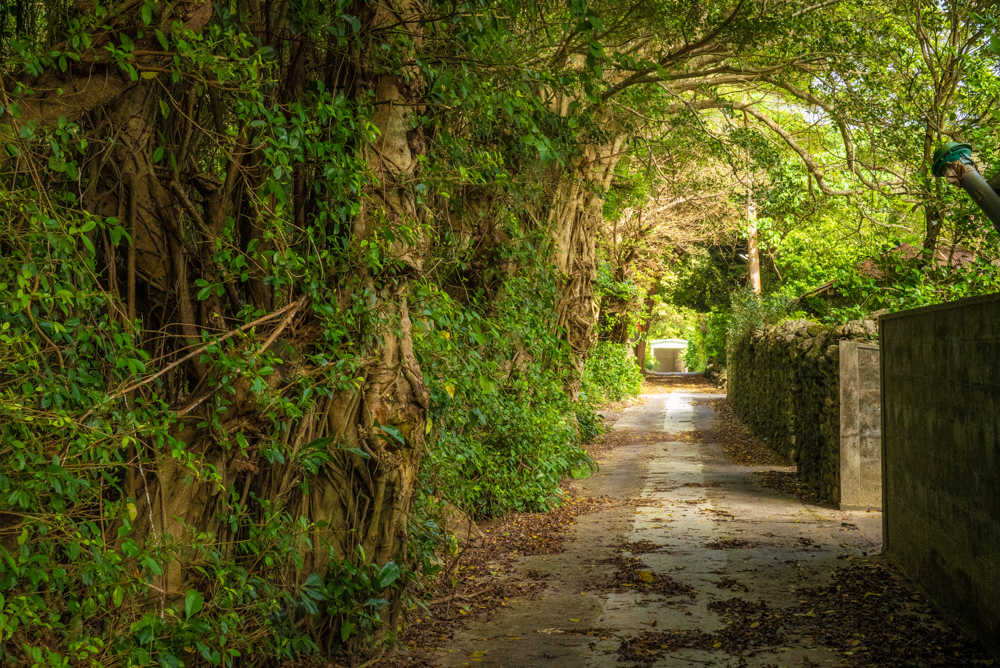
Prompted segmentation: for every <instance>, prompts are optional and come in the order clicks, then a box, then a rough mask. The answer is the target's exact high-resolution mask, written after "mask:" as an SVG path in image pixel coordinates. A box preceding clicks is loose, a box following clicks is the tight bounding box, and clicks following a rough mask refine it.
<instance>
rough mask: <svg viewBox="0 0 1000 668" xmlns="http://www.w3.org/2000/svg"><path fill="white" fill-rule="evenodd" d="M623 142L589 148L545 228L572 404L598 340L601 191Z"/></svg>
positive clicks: (562, 187) (561, 186) (561, 189)
mask: <svg viewBox="0 0 1000 668" xmlns="http://www.w3.org/2000/svg"><path fill="white" fill-rule="evenodd" d="M623 141H624V138H623V137H621V136H619V137H617V138H615V139H614V140H613V141H611V142H609V143H608V144H605V145H600V146H588V147H586V148H585V149H584V156H583V158H581V159H580V160H579V161H578V162H577V163H576V165H575V169H574V173H573V177H572V178H568V179H567V178H564V179H561V180H560V181H559V183H558V185H557V187H556V190H555V195H554V197H553V206H552V209H551V210H550V214H549V220H548V222H549V229H551V230H552V238H553V241H554V245H553V250H554V260H555V266H556V269H557V270H558V271H559V273H560V276H561V277H562V298H561V299H560V300H559V303H558V304H557V305H556V311H557V313H558V315H559V320H558V326H559V327H562V328H564V332H565V333H564V336H565V337H566V341H567V343H569V346H570V350H571V351H572V355H573V367H574V371H575V373H574V377H573V378H572V379H571V380H570V382H569V386H568V387H567V389H568V391H569V393H570V396H571V397H572V398H573V399H574V400H575V399H576V398H577V396H578V395H579V392H580V377H581V375H582V374H583V367H584V364H585V363H586V359H587V353H588V352H589V350H590V348H591V346H593V344H594V341H595V340H596V338H597V335H596V330H595V325H596V323H597V316H598V313H599V309H600V307H599V304H598V303H597V300H595V299H594V280H595V278H596V277H597V231H598V229H599V226H600V223H601V220H603V215H604V214H603V208H604V200H603V197H602V193H604V192H605V191H607V189H608V188H609V187H610V185H611V178H612V176H613V175H614V170H615V166H616V165H617V164H618V160H619V158H620V153H619V152H620V149H621V146H622V143H623Z"/></svg>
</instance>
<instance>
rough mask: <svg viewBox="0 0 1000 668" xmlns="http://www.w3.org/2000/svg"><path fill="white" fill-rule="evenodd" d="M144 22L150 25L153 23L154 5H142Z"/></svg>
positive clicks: (148, 3) (146, 3) (149, 3)
mask: <svg viewBox="0 0 1000 668" xmlns="http://www.w3.org/2000/svg"><path fill="white" fill-rule="evenodd" d="M142 22H143V23H145V24H146V25H149V24H150V23H152V22H153V3H152V2H144V3H143V4H142Z"/></svg>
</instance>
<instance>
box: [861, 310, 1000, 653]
mask: <svg viewBox="0 0 1000 668" xmlns="http://www.w3.org/2000/svg"><path fill="white" fill-rule="evenodd" d="M880 339H881V358H882V359H881V366H882V442H883V449H882V469H883V523H884V525H883V540H884V550H885V554H886V556H887V557H888V558H889V559H890V560H891V561H892V562H893V563H895V564H896V565H897V566H899V567H900V569H902V571H903V572H904V573H906V574H907V575H908V576H909V577H911V578H912V579H914V580H915V581H916V582H918V583H919V584H920V585H921V586H922V587H923V588H924V589H925V590H926V591H927V593H928V594H930V595H931V597H933V598H934V599H935V600H936V601H937V602H938V604H939V605H941V606H942V607H943V608H944V609H946V610H948V611H949V612H951V613H952V614H953V615H954V616H955V617H956V618H957V619H958V620H959V621H960V622H961V623H962V624H963V625H965V626H966V628H968V629H969V630H970V631H972V632H973V633H975V634H976V635H978V636H979V638H980V639H981V640H982V641H983V642H984V643H985V644H986V645H987V647H989V648H990V649H991V651H992V652H993V653H994V654H997V655H1000V493H998V492H1000V454H998V451H997V447H998V440H1000V439H998V434H1000V295H989V296H985V297H974V298H970V299H964V300H960V301H958V302H954V303H951V304H942V305H937V306H930V307H926V308H921V309H915V310H912V311H904V312H902V313H895V314H892V315H888V316H883V317H882V318H881V320H880Z"/></svg>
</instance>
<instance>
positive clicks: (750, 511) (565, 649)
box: [431, 390, 881, 668]
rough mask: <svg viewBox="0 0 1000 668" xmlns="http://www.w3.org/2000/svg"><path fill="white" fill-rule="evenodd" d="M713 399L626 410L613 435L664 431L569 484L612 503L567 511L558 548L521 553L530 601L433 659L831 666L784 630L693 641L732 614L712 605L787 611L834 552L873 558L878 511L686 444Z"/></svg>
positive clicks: (706, 424) (822, 575) (836, 561)
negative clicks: (843, 506)
mask: <svg viewBox="0 0 1000 668" xmlns="http://www.w3.org/2000/svg"><path fill="white" fill-rule="evenodd" d="M720 396H721V395H710V394H701V393H686V392H684V391H683V390H678V391H675V392H674V393H671V394H660V395H651V396H649V397H648V398H647V401H646V402H645V404H644V405H641V406H635V407H632V408H629V409H628V410H626V411H625V413H624V414H623V415H622V417H621V419H619V420H618V422H617V423H616V424H615V428H616V429H632V430H636V431H637V432H655V433H661V434H663V436H664V437H663V439H662V440H657V439H656V438H653V439H650V440H648V441H647V440H646V438H640V439H636V441H637V442H636V443H634V444H632V445H629V446H623V447H620V448H618V449H617V450H615V451H613V453H612V454H610V455H609V456H608V458H607V460H606V461H604V462H603V463H602V469H601V472H600V473H599V474H598V475H595V476H594V477H593V478H591V479H589V480H583V481H579V482H578V483H577V484H578V489H579V490H580V491H581V492H582V493H583V494H584V495H587V496H594V497H597V496H601V495H607V496H610V497H613V498H616V499H619V500H620V501H621V502H620V503H619V504H618V505H616V506H615V507H614V508H613V509H611V510H607V511H604V512H599V513H593V514H589V515H582V516H580V517H578V518H577V520H576V523H575V525H574V526H573V528H572V531H571V532H570V533H571V535H570V536H569V537H568V539H567V543H566V548H567V549H566V551H565V552H563V553H561V554H556V555H549V556H536V557H524V558H522V559H520V560H519V568H518V571H519V574H520V575H522V576H526V577H534V578H537V579H541V580H542V581H543V582H544V583H545V584H546V589H545V591H544V593H543V594H542V596H543V597H542V598H541V599H540V600H533V601H520V602H517V601H515V602H512V603H511V605H510V606H509V609H508V610H507V611H505V612H503V613H500V614H498V615H496V616H494V617H493V618H492V619H490V620H486V621H474V622H472V623H471V624H470V625H469V626H468V627H467V628H466V629H465V630H464V631H461V632H459V633H458V634H456V636H455V639H454V640H453V641H451V642H449V643H448V650H450V651H447V650H442V651H441V652H440V653H439V654H437V655H435V656H433V657H431V661H432V665H441V666H463V665H470V666H480V665H481V666H552V667H566V668H570V667H572V668H579V667H583V666H588V667H598V666H602V667H603V666H606V667H610V666H625V665H634V666H677V667H681V666H697V667H699V668H701V667H703V666H762V667H763V666H768V667H771V666H781V667H789V668H790V667H792V666H796V667H797V666H827V665H834V664H836V663H838V662H839V659H840V657H838V656H836V655H834V654H833V653H832V652H830V651H829V650H827V649H824V648H822V647H818V646H816V645H817V644H816V643H815V642H814V641H813V640H812V639H811V638H809V637H796V636H793V635H789V636H787V637H784V638H782V639H781V643H780V646H773V647H762V646H759V645H758V646H757V647H756V648H755V649H754V651H753V652H737V653H736V654H743V655H744V656H743V657H740V656H735V655H734V654H733V653H727V651H726V649H727V647H728V648H729V649H732V647H731V646H728V645H726V644H724V643H716V642H712V641H714V640H715V639H716V638H719V637H720V636H712V641H708V642H711V643H712V644H711V645H709V646H706V638H705V637H704V636H699V634H713V633H716V632H718V631H719V630H720V629H723V628H724V627H725V626H726V620H727V619H728V620H729V622H730V624H732V623H733V622H732V619H733V616H732V615H731V614H728V615H727V614H722V613H725V612H726V611H727V610H730V611H731V608H727V607H726V606H731V605H733V603H734V601H735V603H736V604H741V601H739V600H737V599H742V600H743V601H747V602H749V604H750V605H756V606H758V607H757V608H756V610H757V613H759V612H760V610H761V608H760V606H759V603H764V604H766V605H767V606H770V608H771V609H772V610H776V609H778V608H784V609H786V610H788V609H791V608H793V607H794V606H795V604H796V603H797V601H796V596H795V595H794V594H793V590H794V589H796V588H799V587H805V586H813V585H816V584H820V583H826V582H827V581H828V580H829V574H830V572H831V571H832V570H833V569H834V568H835V567H837V566H841V565H844V564H845V561H843V560H844V559H847V558H848V557H851V558H853V557H856V556H861V555H862V554H863V553H866V552H877V551H878V545H879V542H880V529H881V516H880V514H878V513H872V512H867V513H866V512H841V511H838V510H833V509H827V508H821V507H817V506H812V505H803V504H802V503H801V502H799V501H798V500H796V499H795V498H794V497H791V496H790V495H787V494H782V493H779V492H776V491H772V490H769V489H765V488H764V487H763V486H762V485H761V481H762V476H761V475H760V473H759V472H761V471H763V470H767V469H777V470H791V469H782V468H779V467H761V466H752V467H747V466H737V465H734V464H732V463H731V462H730V460H729V459H728V458H727V457H726V456H725V454H724V453H723V451H722V448H721V447H720V446H719V445H717V444H715V443H705V442H698V438H697V437H696V434H697V433H698V432H707V431H708V430H710V429H711V428H712V425H713V421H714V419H715V411H714V409H713V408H712V407H711V405H710V402H709V400H711V399H715V398H719V397H720ZM685 432H688V433H689V434H687V435H686V434H685ZM689 436H692V437H694V438H689ZM668 437H669V438H674V439H679V440H667V439H668ZM681 439H682V440H681ZM713 547H715V548H723V549H713ZM623 550H624V551H623ZM650 550H652V551H650ZM635 560H638V561H635ZM612 583H614V584H615V585H616V586H612ZM646 584H650V585H651V586H653V587H654V588H659V589H660V593H656V592H651V591H650V590H649V588H648V587H645V586H644V585H646ZM609 589H610V590H611V591H610V592H609ZM720 601H721V602H722V603H719V602H720ZM727 601H728V603H726V602H727ZM713 604H714V606H713ZM720 606H721V607H720ZM713 607H714V610H713V609H712V608H713ZM720 611H721V612H720ZM780 612H782V613H783V614H784V613H785V611H784V610H783V611H780ZM757 616H758V617H759V618H761V619H764V618H766V617H767V615H766V614H765V615H764V616H763V617H760V615H759V614H758V615H757ZM764 623H765V626H766V625H767V623H768V622H767V621H766V619H765V622H764ZM834 623H835V622H834ZM758 627H759V624H758ZM678 631H679V632H680V633H674V632H678ZM685 632H687V633H685ZM746 632H747V633H754V632H755V628H754V627H748V629H746ZM755 652H756V653H755ZM620 659H621V661H620Z"/></svg>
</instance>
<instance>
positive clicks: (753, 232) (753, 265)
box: [747, 201, 760, 295]
mask: <svg viewBox="0 0 1000 668" xmlns="http://www.w3.org/2000/svg"><path fill="white" fill-rule="evenodd" d="M747 249H748V250H747V260H748V262H747V263H748V264H749V266H750V288H751V289H752V290H753V291H754V293H755V294H758V295H759V294H760V247H759V243H758V235H757V207H756V206H755V205H754V203H753V202H752V201H748V203H747Z"/></svg>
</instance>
